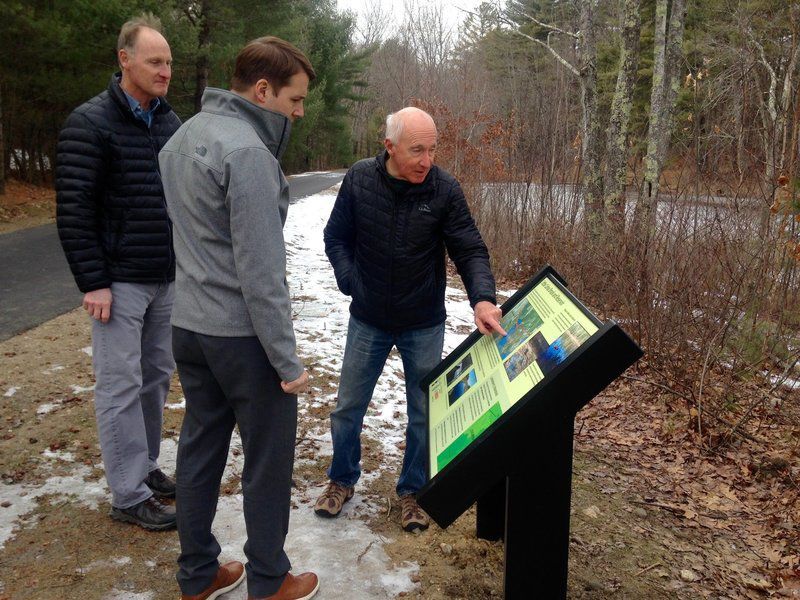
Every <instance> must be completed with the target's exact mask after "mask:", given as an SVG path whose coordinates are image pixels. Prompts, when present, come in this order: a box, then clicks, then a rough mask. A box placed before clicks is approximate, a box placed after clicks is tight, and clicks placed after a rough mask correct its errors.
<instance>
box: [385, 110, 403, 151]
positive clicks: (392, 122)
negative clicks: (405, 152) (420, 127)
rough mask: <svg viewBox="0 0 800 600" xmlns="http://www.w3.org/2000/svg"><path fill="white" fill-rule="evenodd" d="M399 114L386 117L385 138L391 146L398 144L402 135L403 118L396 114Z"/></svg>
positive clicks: (395, 113)
mask: <svg viewBox="0 0 800 600" xmlns="http://www.w3.org/2000/svg"><path fill="white" fill-rule="evenodd" d="M399 112H400V111H397V112H393V113H389V114H388V115H386V138H387V139H389V140H391V142H392V143H393V144H396V143H398V142H399V141H400V136H401V135H403V118H402V117H401V116H399V115H398V114H397V113H399Z"/></svg>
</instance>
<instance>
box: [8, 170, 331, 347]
mask: <svg viewBox="0 0 800 600" xmlns="http://www.w3.org/2000/svg"><path fill="white" fill-rule="evenodd" d="M343 177H344V173H342V172H319V173H306V174H303V175H298V176H295V177H292V178H290V179H289V193H290V196H291V198H292V200H299V199H300V198H305V197H307V196H311V195H313V194H316V193H318V192H321V191H322V190H325V189H328V188H329V187H331V186H332V185H335V184H336V183H338V182H339V181H341V180H342V178H343ZM82 298H83V294H81V293H80V292H79V291H78V288H77V287H76V286H75V280H74V279H73V278H72V273H70V270H69V266H68V265H67V261H66V259H65V258H64V253H63V251H62V250H61V244H60V242H59V240H58V233H57V231H56V226H55V224H54V223H51V224H49V225H42V226H40V227H32V228H30V229H24V230H20V231H14V232H11V233H6V234H2V235H0V307H2V309H0V341H3V340H7V339H8V338H10V337H13V336H15V335H17V334H19V333H22V332H23V331H26V330H28V329H30V328H31V327H35V326H37V325H40V324H41V323H44V322H45V321H49V320H50V319H52V318H53V317H57V316H58V315H61V314H64V313H65V312H68V311H70V310H72V309H73V308H75V307H77V306H79V305H80V303H81V300H82Z"/></svg>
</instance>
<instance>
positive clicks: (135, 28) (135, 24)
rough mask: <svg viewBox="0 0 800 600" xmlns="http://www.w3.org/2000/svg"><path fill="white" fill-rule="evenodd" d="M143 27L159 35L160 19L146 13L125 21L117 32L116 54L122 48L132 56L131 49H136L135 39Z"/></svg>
mask: <svg viewBox="0 0 800 600" xmlns="http://www.w3.org/2000/svg"><path fill="white" fill-rule="evenodd" d="M143 27H147V28H148V29H154V30H155V31H157V32H158V33H161V19H159V18H158V17H157V16H155V15H154V14H153V13H150V12H146V13H142V14H141V15H139V16H138V17H134V18H133V19H131V20H130V21H127V22H126V23H125V24H124V25H123V26H122V28H121V29H120V30H119V37H118V38H117V52H119V51H120V50H122V49H123V48H124V49H125V51H126V52H128V54H133V49H134V48H135V47H136V38H138V37H139V32H140V31H141V30H142V28H143Z"/></svg>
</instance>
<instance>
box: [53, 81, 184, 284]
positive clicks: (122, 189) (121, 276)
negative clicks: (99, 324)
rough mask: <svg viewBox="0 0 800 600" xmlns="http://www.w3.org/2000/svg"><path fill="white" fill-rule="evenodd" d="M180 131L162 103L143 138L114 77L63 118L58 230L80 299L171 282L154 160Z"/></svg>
mask: <svg viewBox="0 0 800 600" xmlns="http://www.w3.org/2000/svg"><path fill="white" fill-rule="evenodd" d="M180 124H181V123H180V119H179V118H178V116H177V115H176V114H175V113H174V112H173V111H172V108H170V106H169V104H167V102H166V101H165V100H164V99H163V98H160V105H159V107H158V108H157V109H156V112H155V114H154V115H153V121H152V124H151V126H150V129H149V130H148V128H147V125H146V124H145V123H144V122H143V121H141V120H140V119H137V118H136V117H135V116H134V114H133V111H132V110H131V108H130V105H129V104H128V100H127V98H126V97H125V93H124V92H123V91H122V88H120V85H119V76H118V75H115V76H113V77H112V78H111V83H110V84H109V86H108V89H107V90H106V91H104V92H103V93H101V94H99V95H98V96H95V97H94V98H92V99H91V100H89V101H88V102H86V103H84V104H82V105H81V106H79V107H78V108H76V109H75V110H74V111H73V112H72V114H71V115H70V116H69V118H67V121H66V123H65V124H64V128H63V129H62V130H61V134H60V135H59V138H58V155H57V158H56V193H57V195H56V198H57V224H58V234H59V237H60V238H61V245H62V246H63V248H64V252H65V254H66V256H67V262H69V266H70V268H71V269H72V274H73V275H74V277H75V282H76V283H77V284H78V288H79V289H80V290H81V291H82V292H89V291H92V290H96V289H100V288H106V287H109V286H110V285H111V283H112V282H113V281H126V282H134V283H156V282H160V281H172V280H173V279H175V257H174V254H173V252H172V231H171V225H170V222H169V219H168V217H167V210H166V205H165V203H164V192H163V190H162V187H161V175H160V174H159V171H158V152H159V151H160V150H161V148H162V147H163V146H164V144H165V143H166V142H167V140H168V139H169V138H170V136H171V135H172V134H173V133H175V131H176V130H177V129H178V127H179V126H180Z"/></svg>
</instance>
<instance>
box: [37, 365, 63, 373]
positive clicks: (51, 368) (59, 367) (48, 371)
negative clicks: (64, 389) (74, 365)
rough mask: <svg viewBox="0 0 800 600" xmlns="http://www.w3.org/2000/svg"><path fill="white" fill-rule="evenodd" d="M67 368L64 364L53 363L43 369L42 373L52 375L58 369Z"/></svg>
mask: <svg viewBox="0 0 800 600" xmlns="http://www.w3.org/2000/svg"><path fill="white" fill-rule="evenodd" d="M65 368H66V367H64V366H63V365H53V366H52V367H50V368H49V369H45V370H44V371H42V374H43V375H52V374H53V373H55V372H56V371H63V370H64V369H65Z"/></svg>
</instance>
